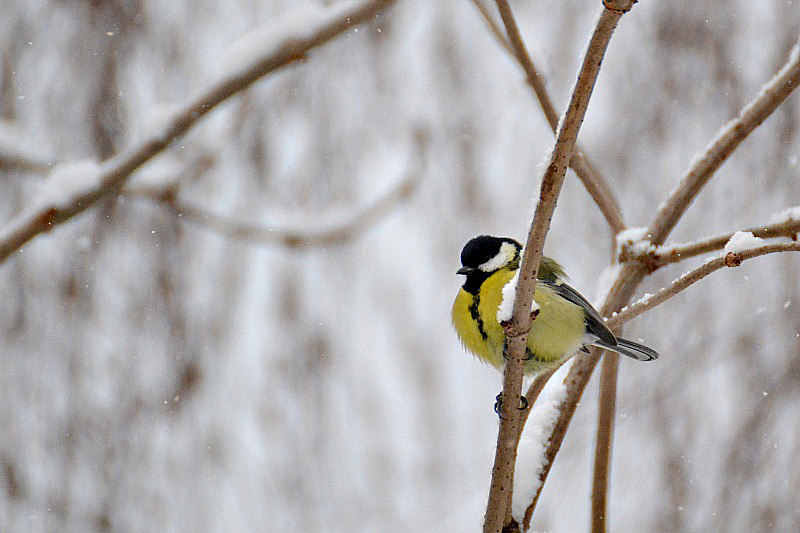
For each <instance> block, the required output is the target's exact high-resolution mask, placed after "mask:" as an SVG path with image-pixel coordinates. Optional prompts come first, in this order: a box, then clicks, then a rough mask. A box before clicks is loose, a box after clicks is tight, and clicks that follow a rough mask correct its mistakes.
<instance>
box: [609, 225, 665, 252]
mask: <svg viewBox="0 0 800 533" xmlns="http://www.w3.org/2000/svg"><path fill="white" fill-rule="evenodd" d="M648 229H649V228H645V227H638V228H628V229H626V230H623V231H620V232H619V233H617V235H616V237H615V239H616V242H617V251H618V253H619V252H621V251H623V250H626V251H627V252H628V253H632V254H634V255H641V254H646V253H651V252H653V253H654V252H656V247H655V246H654V245H653V244H652V243H651V242H650V240H649V239H650V234H649V233H647V230H648Z"/></svg>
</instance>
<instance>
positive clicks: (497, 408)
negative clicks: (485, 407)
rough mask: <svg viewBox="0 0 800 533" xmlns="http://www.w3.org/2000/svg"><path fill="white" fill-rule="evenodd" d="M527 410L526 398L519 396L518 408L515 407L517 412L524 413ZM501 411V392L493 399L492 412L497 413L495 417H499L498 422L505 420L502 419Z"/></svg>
mask: <svg viewBox="0 0 800 533" xmlns="http://www.w3.org/2000/svg"><path fill="white" fill-rule="evenodd" d="M527 408H528V398H526V397H525V396H520V397H519V406H518V407H517V409H518V410H519V411H524V410H526V409H527ZM502 411H503V393H502V392H501V393H500V394H498V395H497V396H496V397H495V402H494V412H495V413H497V416H499V417H500V420H505V418H503V414H502Z"/></svg>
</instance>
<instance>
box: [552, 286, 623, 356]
mask: <svg viewBox="0 0 800 533" xmlns="http://www.w3.org/2000/svg"><path fill="white" fill-rule="evenodd" d="M540 281H541V282H542V283H544V284H545V285H547V286H548V287H550V288H552V289H553V290H554V291H556V293H558V295H559V296H561V297H562V298H564V299H565V300H568V301H570V302H572V303H574V304H575V305H578V306H580V307H582V308H583V311H584V314H585V316H586V319H585V320H586V330H587V331H588V333H590V334H591V335H594V336H596V337H597V338H598V339H600V340H601V341H602V342H604V343H605V344H608V345H610V346H616V345H617V338H616V337H615V336H614V334H613V333H611V330H610V329H608V327H607V326H606V324H605V322H604V321H603V317H601V316H600V313H598V312H597V310H596V309H595V308H594V307H593V306H592V304H590V303H589V302H588V300H586V298H584V297H583V296H581V295H580V293H579V292H578V291H576V290H575V289H573V288H572V287H570V286H569V285H567V284H566V283H564V282H563V281H561V280H556V281H551V280H540Z"/></svg>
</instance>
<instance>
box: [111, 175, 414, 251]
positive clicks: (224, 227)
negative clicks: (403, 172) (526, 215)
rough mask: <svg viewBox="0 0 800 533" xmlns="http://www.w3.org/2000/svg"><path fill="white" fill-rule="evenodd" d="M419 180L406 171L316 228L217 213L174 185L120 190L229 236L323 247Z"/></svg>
mask: <svg viewBox="0 0 800 533" xmlns="http://www.w3.org/2000/svg"><path fill="white" fill-rule="evenodd" d="M418 183H419V173H418V172H414V173H409V175H407V176H405V177H404V178H403V179H401V180H400V181H399V182H398V183H397V184H395V185H394V186H393V187H392V188H391V189H390V190H389V191H388V192H387V193H386V194H385V195H384V196H382V197H381V198H379V199H378V200H377V201H375V202H374V203H373V204H371V205H369V206H367V207H365V208H362V209H361V210H360V211H359V212H357V213H356V214H355V215H353V216H350V217H348V218H347V219H345V220H343V221H338V222H335V223H333V224H329V225H328V227H325V228H321V229H319V230H317V231H313V230H307V229H299V228H298V229H275V228H273V227H268V226H262V225H256V224H248V223H246V222H241V221H238V220H233V219H231V218H228V217H225V216H221V215H218V214H216V213H214V212H212V211H210V210H208V209H205V208H203V207H198V206H194V205H191V204H189V203H186V202H184V201H181V200H180V199H178V197H177V194H176V192H177V191H175V190H174V189H167V190H163V189H153V188H137V189H131V190H126V191H123V193H122V194H123V195H127V196H133V197H137V198H146V199H149V200H152V201H155V202H158V203H161V204H164V205H166V206H168V207H169V208H170V209H171V210H172V211H173V212H175V213H176V214H177V215H178V216H179V217H180V220H182V221H185V222H189V223H192V224H195V225H197V226H199V227H201V228H205V229H207V230H210V231H212V232H214V233H217V234H219V235H221V236H223V237H227V238H229V239H235V240H241V241H246V242H249V243H252V244H259V245H281V246H286V247H288V248H309V247H324V246H333V245H337V244H342V243H345V242H349V241H351V240H353V239H354V238H355V237H356V236H358V235H359V234H360V233H363V232H364V231H366V230H367V229H369V228H370V227H372V226H373V225H375V224H376V223H377V222H379V221H380V220H381V219H383V218H384V217H386V216H387V215H388V214H389V213H390V212H391V211H392V210H393V209H394V208H395V207H397V206H398V205H399V204H401V203H402V202H403V201H405V200H407V199H408V198H409V197H410V196H411V194H412V193H413V192H414V190H415V189H416V187H417V185H418ZM314 216H315V217H318V215H314Z"/></svg>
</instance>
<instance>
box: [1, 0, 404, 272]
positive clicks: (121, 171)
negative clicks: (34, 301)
mask: <svg viewBox="0 0 800 533" xmlns="http://www.w3.org/2000/svg"><path fill="white" fill-rule="evenodd" d="M393 1H394V0H367V1H360V2H356V3H348V4H345V5H341V4H339V5H337V6H336V7H332V8H330V9H329V14H328V15H327V16H326V18H325V19H324V20H321V21H319V22H318V26H317V27H316V28H314V29H313V31H309V30H305V31H301V32H298V34H297V35H287V36H286V37H285V38H284V40H283V42H282V43H280V46H277V45H275V46H273V48H271V49H270V50H269V52H268V53H266V55H264V56H262V57H259V58H258V59H257V60H254V61H253V62H252V63H250V64H248V65H246V66H244V67H243V68H242V69H241V70H239V71H237V72H235V73H233V74H231V75H230V76H228V77H225V78H224V79H222V80H221V81H219V82H217V83H215V84H213V85H212V86H211V87H210V88H208V89H207V90H206V91H205V92H203V94H201V95H200V96H199V97H198V98H195V99H194V100H192V101H190V102H188V103H187V104H185V106H183V107H182V108H181V109H180V111H179V112H177V113H176V114H175V115H174V116H172V117H171V120H170V121H169V123H168V124H166V126H165V127H164V128H163V130H162V131H160V132H159V134H158V135H154V136H151V137H149V138H148V139H146V140H145V141H144V142H142V143H141V144H140V145H138V146H135V147H133V148H131V149H129V150H127V151H126V152H123V153H121V154H118V155H116V156H115V157H113V158H111V159H110V160H108V161H107V162H105V163H104V164H103V166H102V171H101V174H100V176H99V177H98V180H97V185H96V186H93V187H91V188H89V189H88V190H85V191H83V192H81V193H79V194H76V195H75V197H73V198H70V199H68V200H66V199H65V201H64V202H62V203H61V204H60V205H58V206H55V205H46V206H44V207H32V208H29V209H28V210H26V211H23V212H22V213H21V214H19V215H17V216H16V217H15V218H14V219H12V220H11V221H9V222H8V223H7V224H6V225H5V227H3V228H2V230H0V262H3V261H5V260H6V259H7V258H8V256H10V255H11V254H12V253H13V252H15V251H16V250H18V249H20V248H21V247H22V246H23V245H24V244H25V243H27V242H28V241H30V240H31V239H33V238H34V237H36V236H37V235H39V234H41V233H45V232H47V231H50V230H52V229H53V228H54V227H56V226H58V225H59V224H63V223H64V222H66V221H67V220H69V219H71V218H72V217H74V216H75V215H77V214H79V213H82V212H83V211H85V210H86V209H88V208H89V207H91V206H92V205H94V203H95V202H97V201H98V200H99V199H100V198H102V197H103V196H105V195H107V194H110V193H113V192H116V191H118V190H120V188H121V187H122V186H123V185H124V184H125V182H126V181H127V180H128V178H129V177H130V176H131V174H133V173H134V172H135V171H136V170H138V169H139V168H140V167H141V166H142V165H144V164H145V163H146V162H148V161H149V160H151V159H152V158H153V157H155V156H156V155H158V154H160V153H161V152H163V151H164V150H165V149H166V148H167V147H168V146H169V145H170V144H172V143H173V142H175V141H176V140H177V139H179V138H180V137H182V136H183V135H184V134H186V132H188V131H189V130H190V129H191V128H192V127H193V126H194V125H195V124H197V123H198V121H199V120H200V119H201V118H202V117H203V116H205V115H206V113H208V112H209V111H211V110H212V109H214V108H215V107H216V106H218V105H219V104H221V103H222V102H224V101H225V100H227V99H228V98H230V97H231V96H233V95H234V94H237V93H239V92H241V91H242V90H244V89H246V88H247V87H249V86H250V85H252V84H253V83H254V82H255V81H256V80H258V79H259V78H261V77H263V76H265V75H267V74H269V73H271V72H274V71H276V70H278V69H280V68H282V67H285V66H286V65H289V64H291V63H293V62H295V61H297V60H298V59H301V58H303V57H305V56H306V54H308V52H309V51H311V50H312V49H314V48H316V47H317V46H320V45H322V44H325V43H327V42H328V41H330V40H331V39H333V38H334V37H336V36H337V35H339V34H341V33H343V32H345V31H347V30H349V29H350V28H352V27H353V26H355V25H357V24H360V23H362V22H365V21H367V20H370V19H372V18H373V17H374V16H375V15H376V14H378V13H380V12H381V11H382V10H383V9H385V8H386V7H387V6H388V5H389V4H391V3H392V2H393Z"/></svg>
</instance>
